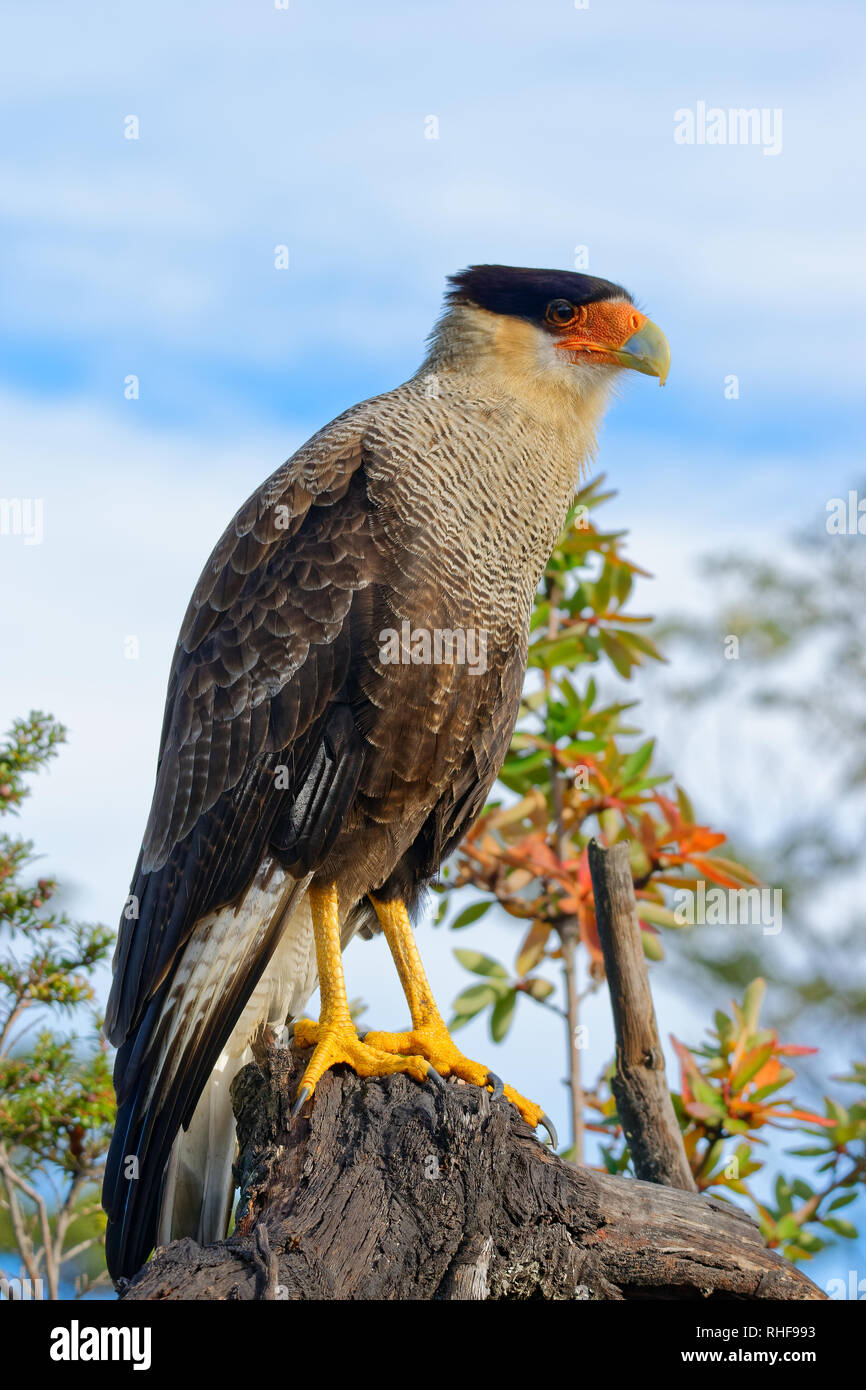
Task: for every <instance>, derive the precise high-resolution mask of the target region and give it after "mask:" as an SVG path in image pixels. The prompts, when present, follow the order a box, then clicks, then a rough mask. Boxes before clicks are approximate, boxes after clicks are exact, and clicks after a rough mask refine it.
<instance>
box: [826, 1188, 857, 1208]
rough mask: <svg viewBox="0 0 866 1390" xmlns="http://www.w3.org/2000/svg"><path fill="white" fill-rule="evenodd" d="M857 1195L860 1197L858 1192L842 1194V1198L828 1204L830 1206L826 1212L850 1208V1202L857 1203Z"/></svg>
mask: <svg viewBox="0 0 866 1390" xmlns="http://www.w3.org/2000/svg"><path fill="white" fill-rule="evenodd" d="M859 1195H860V1194H859V1192H846V1193H845V1194H844V1196H842V1197H836V1198H835V1199H834V1200H833V1201H832V1202H831V1203H830V1205H829V1207H828V1208H827V1210H828V1211H839V1209H840V1207H847V1206H850V1204H851V1203H852V1202H856V1201H857V1198H858V1197H859Z"/></svg>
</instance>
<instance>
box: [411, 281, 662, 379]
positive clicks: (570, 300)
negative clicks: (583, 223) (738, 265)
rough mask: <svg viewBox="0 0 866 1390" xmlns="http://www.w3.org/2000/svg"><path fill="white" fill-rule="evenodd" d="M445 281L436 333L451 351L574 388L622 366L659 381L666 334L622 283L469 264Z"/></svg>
mask: <svg viewBox="0 0 866 1390" xmlns="http://www.w3.org/2000/svg"><path fill="white" fill-rule="evenodd" d="M449 286H450V288H449V291H448V294H447V297H446V313H445V316H444V318H443V319H442V320H441V322H440V325H439V328H438V330H437V333H438V340H439V344H440V346H441V347H442V348H443V349H446V352H447V353H449V354H450V355H452V356H464V357H465V358H475V359H476V360H477V361H478V362H480V363H481V364H482V365H483V368H484V369H485V370H487V371H490V370H494V371H495V370H496V369H497V368H498V369H499V370H500V371H501V372H502V373H504V374H507V375H508V376H510V377H512V378H515V377H517V378H519V377H526V376H527V375H528V376H529V377H531V378H533V379H534V380H535V382H536V383H537V384H541V382H542V381H544V380H545V379H547V380H549V381H551V382H556V384H557V385H558V386H559V387H565V388H566V389H571V390H575V391H576V392H577V393H578V394H580V395H585V394H587V393H588V392H590V391H593V390H595V389H597V388H599V387H604V386H606V385H608V384H609V382H610V380H611V379H612V377H613V376H614V375H615V374H616V373H617V372H619V371H620V370H621V369H623V368H630V369H631V370H633V371H636V372H643V373H644V374H645V375H647V376H655V377H658V379H659V381H660V383H661V384H662V385H663V384H664V381H665V378H666V377H667V374H668V368H669V366H670V348H669V347H668V343H667V339H666V338H665V336H664V334H663V333H662V331H661V329H660V328H657V327H656V325H655V324H654V323H652V322H651V320H650V319H648V318H647V317H646V315H645V314H642V313H641V312H640V310H639V309H637V308H636V307H635V305H634V302H633V300H632V297H631V295H630V294H629V293H628V291H627V290H624V289H623V288H622V286H621V285H615V284H613V283H612V282H611V281H610V280H599V279H597V278H596V277H595V276H593V275H581V274H579V273H577V272H575V271H565V270H530V269H524V268H522V267H518V266H507V265H476V266H470V267H469V268H468V269H467V270H462V271H460V272H459V273H458V274H457V275H452V276H451V277H450V280H449ZM435 342H436V340H435V339H434V345H435Z"/></svg>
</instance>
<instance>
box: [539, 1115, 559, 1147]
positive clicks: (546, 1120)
mask: <svg viewBox="0 0 866 1390" xmlns="http://www.w3.org/2000/svg"><path fill="white" fill-rule="evenodd" d="M538 1123H539V1124H540V1125H541V1127H542V1129H546V1130H547V1133H548V1134H549V1136H550V1146H551V1148H552V1149H557V1148H559V1140H558V1139H557V1137H556V1127H555V1125H554V1123H553V1120H551V1119H550V1117H549V1116H547V1115H542V1117H541V1119H540V1120H539V1121H538Z"/></svg>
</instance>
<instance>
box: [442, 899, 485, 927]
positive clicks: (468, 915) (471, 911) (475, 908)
mask: <svg viewBox="0 0 866 1390" xmlns="http://www.w3.org/2000/svg"><path fill="white" fill-rule="evenodd" d="M492 906H493V904H492V903H491V902H486V903H473V904H472V906H471V907H466V908H464V909H463V911H462V912H458V914H457V916H456V917H455V918H454V921H453V922H452V923H451V930H452V931H459V930H460V928H461V927H468V926H469V924H470V922H477V921H478V919H479V917H483V916H484V914H485V912H487V910H488V908H491V907H492Z"/></svg>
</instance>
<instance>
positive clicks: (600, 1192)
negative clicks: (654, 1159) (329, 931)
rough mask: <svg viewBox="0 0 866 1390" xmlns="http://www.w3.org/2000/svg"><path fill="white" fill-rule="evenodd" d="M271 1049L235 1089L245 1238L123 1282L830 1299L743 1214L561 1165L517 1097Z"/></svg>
mask: <svg viewBox="0 0 866 1390" xmlns="http://www.w3.org/2000/svg"><path fill="white" fill-rule="evenodd" d="M308 1058H309V1053H303V1054H301V1053H296V1052H294V1051H293V1050H288V1049H282V1048H277V1047H269V1048H267V1049H266V1050H263V1051H261V1052H260V1055H259V1060H258V1061H257V1062H252V1063H250V1065H249V1066H247V1067H245V1068H244V1069H243V1071H242V1072H241V1073H240V1074H239V1075H238V1077H237V1078H236V1080H235V1082H234V1086H233V1099H234V1105H235V1113H236V1116H237V1121H238V1138H239V1144H240V1157H239V1161H238V1165H237V1172H238V1177H239V1180H240V1182H241V1196H240V1200H239V1204H238V1220H237V1229H236V1231H235V1234H234V1235H233V1236H232V1237H231V1238H230V1239H229V1240H227V1241H223V1242H220V1243H219V1244H217V1245H212V1246H208V1247H202V1246H200V1245H198V1244H196V1242H195V1241H192V1240H181V1241H175V1242H174V1243H173V1244H172V1245H170V1246H167V1247H165V1248H164V1249H162V1250H159V1251H157V1253H156V1255H155V1256H154V1258H153V1259H152V1260H151V1262H150V1264H148V1265H146V1266H145V1268H144V1269H143V1270H142V1271H141V1273H140V1274H139V1275H138V1276H137V1277H136V1279H135V1280H133V1281H132V1283H131V1285H130V1286H129V1287H128V1288H127V1289H126V1291H125V1293H124V1298H125V1299H126V1300H136V1301H148V1300H151V1299H153V1300H156V1299H225V1300H237V1299H240V1300H253V1299H255V1298H257V1297H258V1298H274V1299H292V1300H304V1299H376V1300H392V1299H421V1300H432V1299H437V1300H438V1299H444V1300H464V1299H470V1300H481V1299H503V1298H504V1299H526V1298H543V1299H575V1298H577V1299H617V1300H619V1299H632V1298H653V1297H664V1298H704V1297H709V1296H711V1295H713V1296H715V1297H727V1298H738V1299H752V1298H782V1299H818V1298H822V1297H823V1294H822V1293H821V1292H820V1290H818V1289H817V1288H816V1287H815V1285H814V1284H812V1283H811V1281H810V1280H809V1279H808V1278H807V1277H806V1276H805V1275H804V1274H802V1273H801V1272H800V1271H799V1270H798V1269H797V1268H795V1267H794V1266H793V1265H789V1264H788V1263H787V1262H786V1261H785V1260H783V1259H782V1257H781V1256H780V1255H778V1254H776V1253H775V1252H774V1251H770V1250H767V1249H766V1248H765V1247H764V1245H763V1244H762V1242H761V1239H760V1235H759V1233H758V1229H757V1227H756V1226H755V1224H754V1223H753V1222H752V1221H751V1219H750V1218H749V1217H748V1216H746V1215H745V1214H744V1213H743V1212H741V1211H739V1210H738V1209H737V1208H735V1207H733V1206H731V1205H729V1204H727V1203H724V1202H719V1201H716V1200H713V1199H712V1198H710V1197H703V1196H697V1195H696V1194H694V1193H687V1192H680V1191H675V1190H674V1189H672V1188H665V1187H659V1186H653V1185H650V1184H647V1183H642V1182H639V1181H637V1180H635V1179H632V1178H616V1177H611V1176H609V1175H607V1174H603V1173H597V1172H594V1171H592V1170H591V1169H588V1168H579V1167H576V1166H574V1165H571V1164H568V1163H565V1162H563V1160H562V1159H560V1158H558V1157H557V1156H556V1155H555V1154H553V1153H551V1152H550V1150H549V1149H547V1148H545V1147H543V1146H542V1145H541V1144H540V1143H539V1141H538V1140H537V1139H536V1138H535V1136H534V1135H533V1134H532V1133H531V1131H530V1130H529V1129H528V1128H527V1126H526V1125H525V1124H524V1123H523V1121H522V1120H521V1118H520V1116H519V1115H518V1113H517V1111H516V1110H515V1109H514V1107H513V1106H511V1105H510V1104H509V1103H508V1102H507V1101H506V1100H505V1099H501V1100H496V1101H494V1100H493V1099H492V1098H491V1095H490V1093H489V1092H488V1091H482V1090H480V1089H478V1088H477V1087H475V1086H464V1085H462V1084H461V1083H454V1082H452V1083H449V1084H446V1085H445V1086H443V1087H434V1086H432V1085H426V1086H421V1085H418V1084H417V1083H416V1082H415V1081H412V1080H411V1079H410V1078H408V1077H406V1076H402V1075H397V1076H391V1077H387V1078H385V1079H384V1080H376V1081H369V1080H362V1079H361V1078H359V1077H357V1076H356V1075H355V1074H354V1073H353V1072H351V1071H350V1070H349V1069H348V1068H346V1067H337V1068H335V1069H334V1070H333V1071H331V1072H329V1073H327V1074H326V1076H324V1077H323V1079H322V1080H321V1081H320V1082H319V1085H318V1086H317V1088H316V1093H315V1096H314V1097H313V1100H312V1101H311V1102H309V1103H308V1104H307V1106H306V1107H305V1108H304V1111H303V1112H302V1114H301V1116H300V1117H299V1118H298V1119H296V1120H294V1121H293V1120H292V1119H291V1118H290V1110H291V1106H292V1102H293V1097H294V1094H295V1091H296V1088H297V1085H298V1081H299V1079H300V1076H301V1073H302V1071H303V1068H304V1065H305V1064H306V1061H307V1060H308Z"/></svg>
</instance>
